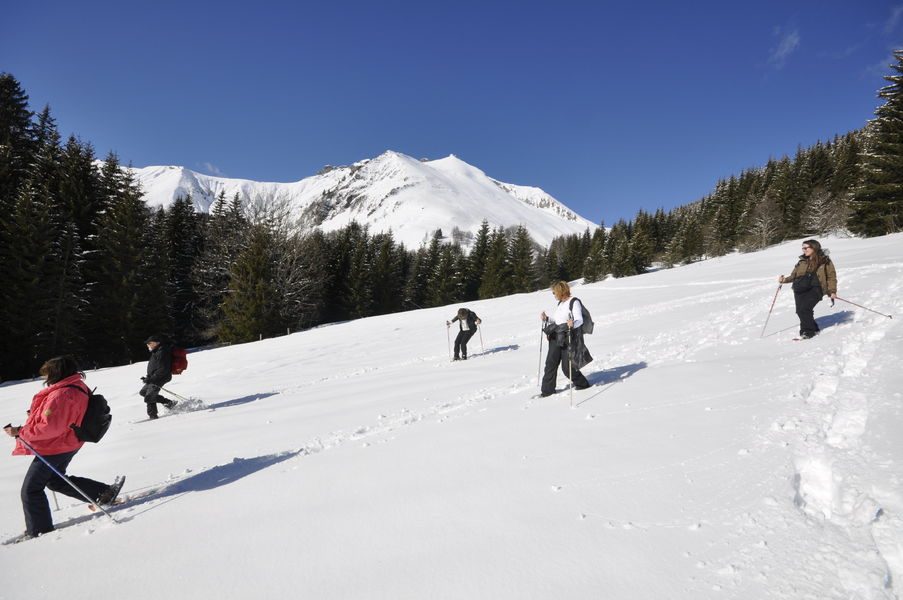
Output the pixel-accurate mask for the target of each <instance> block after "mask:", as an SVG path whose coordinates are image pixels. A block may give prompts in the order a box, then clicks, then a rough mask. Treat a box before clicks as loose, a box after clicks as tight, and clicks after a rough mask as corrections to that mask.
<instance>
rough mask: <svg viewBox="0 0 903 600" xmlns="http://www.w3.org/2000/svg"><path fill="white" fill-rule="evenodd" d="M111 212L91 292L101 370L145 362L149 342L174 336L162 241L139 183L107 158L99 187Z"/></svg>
mask: <svg viewBox="0 0 903 600" xmlns="http://www.w3.org/2000/svg"><path fill="white" fill-rule="evenodd" d="M99 186H100V189H101V190H102V193H103V194H104V196H105V198H104V203H105V204H106V207H105V209H104V212H103V214H102V215H101V217H100V220H99V228H100V230H101V231H102V232H103V235H102V236H100V238H99V239H98V250H97V252H98V254H99V260H98V267H99V271H98V273H97V282H96V285H95V287H94V288H93V289H92V290H88V292H89V294H90V295H89V298H90V303H89V307H90V318H89V322H90V323H91V327H90V329H89V330H88V331H87V332H86V337H87V338H88V341H89V344H88V347H89V350H90V352H91V356H92V357H93V358H94V359H95V360H96V361H97V362H98V363H99V364H102V365H115V364H123V363H126V362H130V361H134V360H138V359H139V358H144V357H146V349H145V347H144V343H143V342H144V340H145V339H146V338H147V336H148V335H149V334H151V333H169V332H170V331H171V324H170V321H169V318H168V315H169V310H168V303H167V297H166V294H165V286H166V278H165V273H166V271H165V267H166V265H165V255H164V253H163V252H162V251H161V249H160V246H161V244H162V240H163V235H162V231H160V230H159V229H156V230H155V229H154V228H152V227H150V226H149V225H150V224H151V222H150V219H149V217H150V215H149V211H148V209H147V206H146V205H145V204H144V199H143V197H142V194H141V190H140V188H139V186H138V184H137V182H136V181H135V180H134V177H133V176H132V175H131V173H130V172H128V171H127V170H125V169H121V168H120V167H119V161H118V159H117V157H116V155H114V154H112V153H111V154H110V155H108V156H107V158H106V161H105V163H104V165H103V168H102V170H101V178H100V182H99Z"/></svg>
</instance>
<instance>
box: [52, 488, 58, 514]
mask: <svg viewBox="0 0 903 600" xmlns="http://www.w3.org/2000/svg"><path fill="white" fill-rule="evenodd" d="M50 493H51V494H52V495H53V504H54V505H55V506H56V509H57V510H59V509H60V503H59V501H58V500H57V499H56V492H54V491H53V490H50Z"/></svg>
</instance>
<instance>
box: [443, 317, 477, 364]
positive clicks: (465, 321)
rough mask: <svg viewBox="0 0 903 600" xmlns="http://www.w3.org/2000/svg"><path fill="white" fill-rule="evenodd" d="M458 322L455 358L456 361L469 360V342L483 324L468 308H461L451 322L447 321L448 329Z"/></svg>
mask: <svg viewBox="0 0 903 600" xmlns="http://www.w3.org/2000/svg"><path fill="white" fill-rule="evenodd" d="M455 321H458V337H456V338H455V358H454V360H467V342H469V341H470V338H472V337H473V334H475V333H476V332H477V325H479V324H480V323H482V322H483V321H481V320H480V317H478V316H477V313H475V312H473V311H472V310H468V309H466V308H459V309H458V314H457V316H455V318H454V319H452V320H451V321H446V322H445V325H446V327H451V324H452V323H454V322H455Z"/></svg>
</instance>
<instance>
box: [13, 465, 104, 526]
mask: <svg viewBox="0 0 903 600" xmlns="http://www.w3.org/2000/svg"><path fill="white" fill-rule="evenodd" d="M76 452H78V450H75V451H74V452H64V453H62V454H51V455H48V456H44V458H45V459H46V460H47V462H49V463H50V464H52V465H53V466H54V468H56V470H57V471H59V472H60V473H62V474H63V475H66V467H67V466H69V462H70V461H71V460H72V457H73V456H75V453H76ZM68 477H69V480H70V481H71V482H72V483H74V484H75V485H77V486H78V487H80V488H81V490H82V491H83V492H84V493H85V494H87V495H88V497H89V498H91V499H92V500H97V498H99V497H100V495H101V494H102V493H103V492H104V491H106V489H107V488H108V487H109V486H108V485H107V484H105V483H101V482H99V481H94V480H93V479H88V478H87V477H74V476H68ZM44 488H48V489H50V490H53V491H54V492H59V493H60V494H64V495H66V496H71V497H72V498H76V499H77V500H84V498H83V497H82V496H81V494H79V493H78V492H76V491H75V490H74V489H72V486H70V485H69V484H68V483H66V482H65V481H63V478H62V477H60V476H59V475H57V474H56V473H54V472H53V470H51V468H50V467H48V466H47V465H45V464H44V463H43V462H41V459H40V458H38V457H35V459H34V460H33V461H32V463H31V466H30V467H28V472H27V473H25V480H24V481H23V482H22V509H23V510H24V511H25V531H26V532H27V533H28V534H29V535H33V536H34V535H40V534H42V533H47V532H50V531H53V518H52V517H51V515H50V503H49V502H48V501H47V494H46V493H45V492H44Z"/></svg>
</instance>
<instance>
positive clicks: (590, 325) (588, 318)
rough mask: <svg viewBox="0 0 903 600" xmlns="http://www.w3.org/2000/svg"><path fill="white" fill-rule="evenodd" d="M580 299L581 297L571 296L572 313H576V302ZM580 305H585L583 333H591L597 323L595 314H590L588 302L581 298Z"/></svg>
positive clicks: (569, 306) (569, 308)
mask: <svg viewBox="0 0 903 600" xmlns="http://www.w3.org/2000/svg"><path fill="white" fill-rule="evenodd" d="M577 300H580V299H579V298H571V303H570V304H569V305H568V310H570V311H571V314H573V313H574V302H576V301H577ZM580 306H581V307H583V333H584V334H587V335H589V334H591V333H592V332H593V329H594V328H595V326H596V324H595V323H594V322H593V316H592V315H591V314H589V309H588V308H586V304H584V303H583V300H580Z"/></svg>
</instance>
